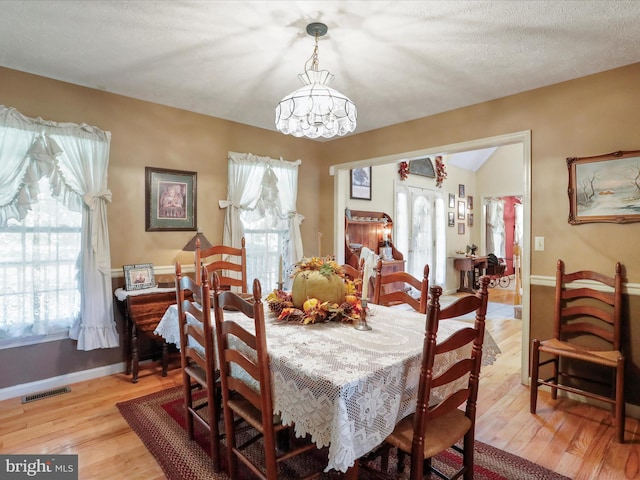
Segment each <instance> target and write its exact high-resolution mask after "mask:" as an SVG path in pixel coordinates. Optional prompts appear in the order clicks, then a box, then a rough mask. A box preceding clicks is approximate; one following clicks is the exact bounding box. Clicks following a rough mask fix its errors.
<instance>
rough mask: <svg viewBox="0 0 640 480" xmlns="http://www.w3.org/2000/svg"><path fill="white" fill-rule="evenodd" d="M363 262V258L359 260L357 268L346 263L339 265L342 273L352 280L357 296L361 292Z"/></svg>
mask: <svg viewBox="0 0 640 480" xmlns="http://www.w3.org/2000/svg"><path fill="white" fill-rule="evenodd" d="M363 263H364V260H361V261H360V264H359V268H356V267H354V266H352V265H350V264H348V263H345V264H344V265H341V268H342V272H343V273H344V276H345V278H346V279H348V280H351V281H352V282H354V284H355V287H356V295H357V296H360V294H361V292H362V274H363V268H362V267H363Z"/></svg>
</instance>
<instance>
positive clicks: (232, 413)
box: [213, 272, 322, 480]
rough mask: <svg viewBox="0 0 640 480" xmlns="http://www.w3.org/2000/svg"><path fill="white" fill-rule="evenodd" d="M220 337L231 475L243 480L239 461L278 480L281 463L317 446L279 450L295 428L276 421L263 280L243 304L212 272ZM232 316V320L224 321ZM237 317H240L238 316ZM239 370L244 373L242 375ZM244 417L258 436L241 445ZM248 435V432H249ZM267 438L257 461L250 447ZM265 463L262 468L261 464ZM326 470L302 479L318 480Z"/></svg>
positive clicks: (296, 444)
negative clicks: (239, 432)
mask: <svg viewBox="0 0 640 480" xmlns="http://www.w3.org/2000/svg"><path fill="white" fill-rule="evenodd" d="M213 283H214V297H213V299H214V311H215V333H216V341H217V345H218V356H219V358H220V379H221V383H222V405H223V411H224V413H223V416H224V425H225V433H226V445H227V463H228V474H229V477H231V479H232V480H235V479H238V478H240V474H239V470H238V460H239V461H241V462H242V463H243V464H244V465H245V466H246V467H247V468H248V469H249V470H251V472H253V473H254V474H255V475H256V476H257V477H258V478H261V479H263V480H276V479H277V478H278V465H279V464H280V463H281V462H283V461H285V460H288V459H290V458H292V457H294V456H297V455H300V454H303V453H306V452H311V451H313V450H316V449H317V447H316V445H315V444H314V443H312V442H311V441H310V439H308V438H307V439H306V441H304V442H301V441H299V440H298V439H295V441H293V439H290V440H292V441H291V443H288V442H283V443H286V445H287V447H288V448H287V449H286V451H284V452H283V451H281V450H276V439H277V438H282V435H283V434H285V435H287V434H288V433H289V430H290V427H288V426H284V425H283V424H282V423H281V422H279V421H276V420H275V419H274V414H273V397H272V389H271V373H270V370H269V357H268V354H267V340H266V333H265V323H264V307H263V303H262V299H261V297H262V287H261V286H260V281H259V280H258V279H255V280H254V281H253V290H252V291H253V299H252V300H250V301H247V300H244V299H243V298H242V297H241V296H239V295H238V294H236V293H235V292H230V291H223V290H220V279H219V278H218V276H217V274H216V273H215V272H214V274H213ZM231 311H233V315H234V316H235V315H238V314H240V315H243V316H244V317H245V318H247V319H252V322H251V323H252V324H253V327H254V329H255V333H253V332H251V331H250V330H248V329H246V328H245V327H243V326H242V325H241V324H240V322H239V321H236V320H234V319H233V317H232V316H231V315H225V314H226V313H231ZM225 317H227V318H225ZM236 318H237V317H236ZM239 372H240V373H239ZM238 417H239V418H241V419H243V420H244V421H246V423H248V424H249V425H251V426H252V427H253V428H254V429H255V431H256V436H253V437H252V438H250V439H248V440H246V441H244V442H243V443H242V444H240V445H239V444H238V435H237V432H236V422H235V421H234V419H237V418H238ZM245 434H246V432H245ZM259 437H262V440H263V448H264V456H263V458H262V459H260V458H259V456H258V458H256V455H255V451H254V452H250V451H247V447H249V446H250V445H252V444H254V443H255V441H256V439H257V438H259ZM259 460H263V464H260V463H259ZM321 473H322V471H321V470H319V471H314V472H312V473H310V474H308V475H307V476H299V477H297V478H301V479H303V478H304V479H311V478H317V477H319V476H320V474H321Z"/></svg>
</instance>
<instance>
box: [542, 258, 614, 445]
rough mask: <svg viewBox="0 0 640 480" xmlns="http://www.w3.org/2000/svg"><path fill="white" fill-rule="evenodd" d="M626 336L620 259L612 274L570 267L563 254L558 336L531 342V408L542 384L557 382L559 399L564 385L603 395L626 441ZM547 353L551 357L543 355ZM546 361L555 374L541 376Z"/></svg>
mask: <svg viewBox="0 0 640 480" xmlns="http://www.w3.org/2000/svg"><path fill="white" fill-rule="evenodd" d="M621 338H622V266H621V265H620V262H617V263H616V265H615V272H614V275H613V276H606V275H603V274H601V273H598V272H594V271H590V270H581V271H578V272H573V273H565V266H564V262H563V261H562V260H558V263H557V268H556V291H555V303H554V317H553V338H551V339H548V340H539V339H534V340H533V342H532V347H531V398H530V410H531V413H536V408H537V400H538V387H540V386H541V385H546V386H548V387H551V397H552V398H553V399H554V400H555V399H556V398H557V395H558V389H560V390H563V391H566V392H570V393H574V394H578V395H581V396H584V397H588V398H592V399H595V400H599V401H602V402H605V403H608V404H610V405H611V413H612V415H613V417H614V419H615V435H616V439H617V441H618V442H620V443H622V442H624V425H625V396H624V375H625V373H624V370H625V357H624V355H623V354H622V351H621ZM541 354H546V355H547V356H550V357H549V358H547V359H546V360H543V361H541V359H540V357H541ZM546 364H551V366H552V372H551V377H549V378H540V367H541V366H543V365H546ZM598 373H603V374H605V375H604V376H603V375H600V376H598ZM607 373H608V374H610V375H611V377H610V378H611V380H610V381H607V379H606V374H607Z"/></svg>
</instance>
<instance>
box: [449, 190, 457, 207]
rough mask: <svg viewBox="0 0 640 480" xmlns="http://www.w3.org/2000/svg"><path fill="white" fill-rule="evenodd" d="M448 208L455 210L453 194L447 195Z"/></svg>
mask: <svg viewBox="0 0 640 480" xmlns="http://www.w3.org/2000/svg"><path fill="white" fill-rule="evenodd" d="M449 208H456V196H455V195H454V194H453V193H450V194H449Z"/></svg>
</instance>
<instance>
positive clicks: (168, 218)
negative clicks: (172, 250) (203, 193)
mask: <svg viewBox="0 0 640 480" xmlns="http://www.w3.org/2000/svg"><path fill="white" fill-rule="evenodd" d="M196 181H197V173H196V172H188V171H183V170H168V169H164V168H154V167H145V231H147V232H169V231H189V230H191V231H196V230H197V228H198V226H197V220H196V219H197V205H196V199H197V195H196V193H197V185H196Z"/></svg>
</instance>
